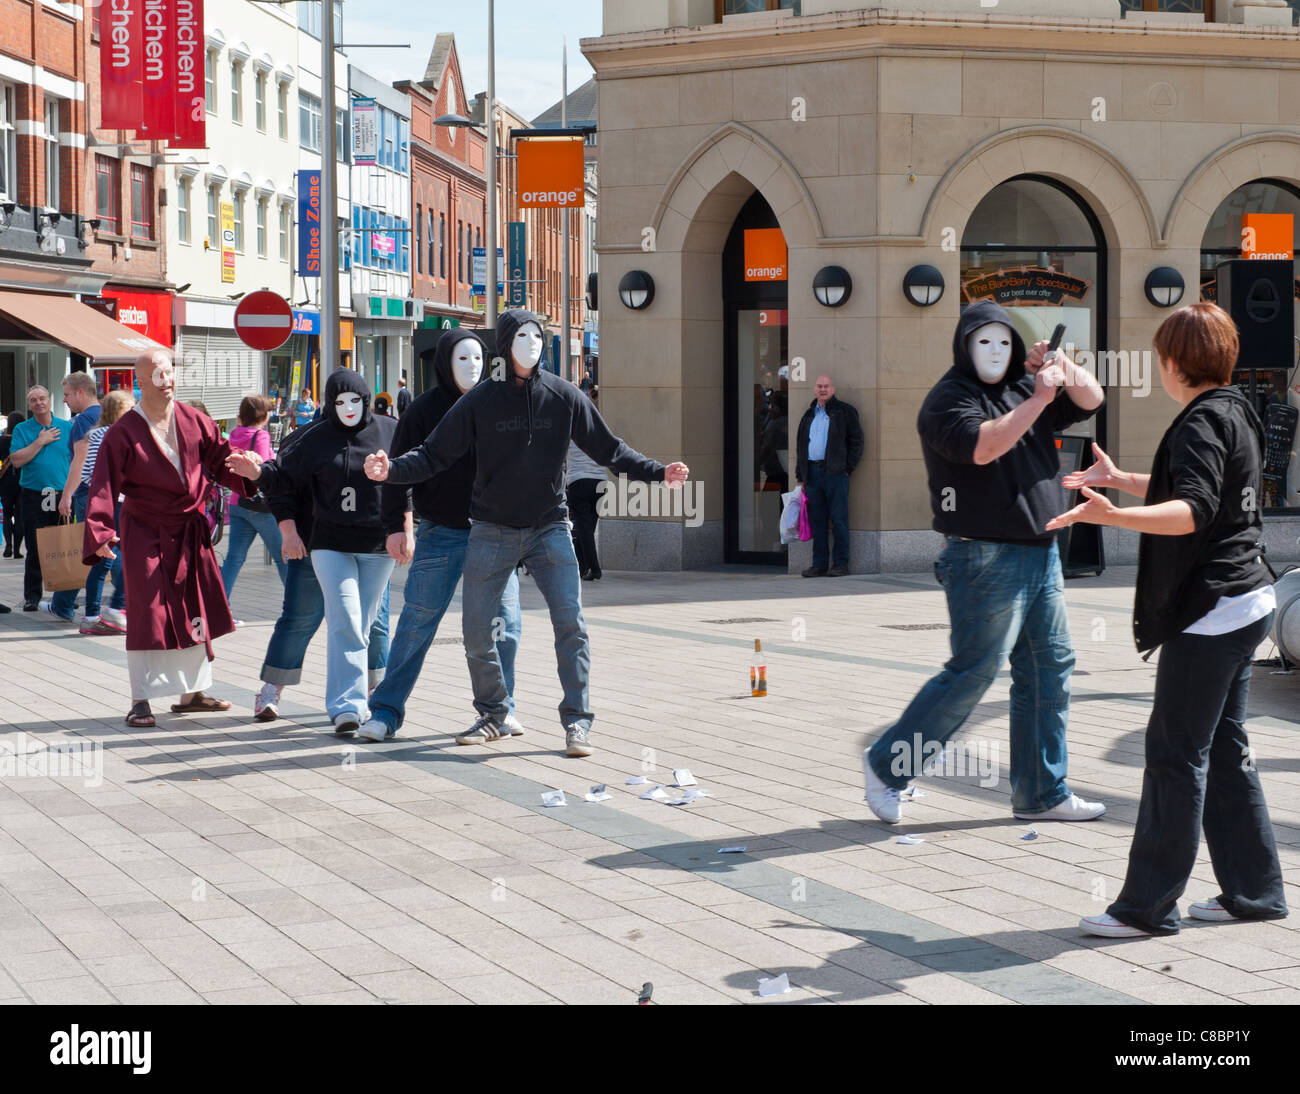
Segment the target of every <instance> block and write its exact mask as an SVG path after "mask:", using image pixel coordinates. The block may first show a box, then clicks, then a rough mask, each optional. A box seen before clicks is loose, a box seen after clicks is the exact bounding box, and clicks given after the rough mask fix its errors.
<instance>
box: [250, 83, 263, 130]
mask: <svg viewBox="0 0 1300 1094" xmlns="http://www.w3.org/2000/svg"><path fill="white" fill-rule="evenodd" d="M253 121H254V123H255V124H256V125H257V131H258V132H259V133H265V132H266V73H265V72H258V73H256V74H255V75H254V76H253Z"/></svg>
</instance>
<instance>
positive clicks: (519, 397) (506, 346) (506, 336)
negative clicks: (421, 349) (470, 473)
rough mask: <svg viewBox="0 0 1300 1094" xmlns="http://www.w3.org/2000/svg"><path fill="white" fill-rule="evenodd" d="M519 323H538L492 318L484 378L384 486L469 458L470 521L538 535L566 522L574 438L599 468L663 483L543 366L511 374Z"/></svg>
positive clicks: (650, 464) (527, 315)
mask: <svg viewBox="0 0 1300 1094" xmlns="http://www.w3.org/2000/svg"><path fill="white" fill-rule="evenodd" d="M524 323H536V324H537V326H538V328H539V329H542V323H541V320H540V319H538V318H537V316H535V315H533V314H532V312H527V311H522V310H517V309H511V310H510V311H506V312H502V313H501V315H500V316H499V317H498V319H497V329H496V336H497V337H496V344H497V346H498V347H499V349H498V352H499V353H500V354H501V356H500V357H497V358H493V362H492V364H491V365H490V366H489V367H488V370H487V380H486V381H485V382H483V383H480V384H479V385H478V387H476V388H474V390H473V391H470V392H468V393H466V394H465V395H464V396H462V397H461V399H460V400H458V401H457V403H456V405H455V406H453V407H452V408H451V410H449V411H448V412H447V414H446V415H445V416H444V417H443V419H442V421H441V422H440V423H439V424H438V427H437V428H436V429H435V430H434V431H433V433H431V434H430V435H429V436H428V437H427V438H426V439H425V441H424V443H423V444H421V445H420V446H419V447H418V448H415V449H412V450H411V451H410V452H408V453H406V455H404V456H402V457H401V458H400V459H398V460H395V461H393V463H392V465H391V471H390V472H389V478H388V481H389V482H390V483H415V482H422V481H423V480H425V479H428V478H431V477H432V476H433V475H436V474H438V472H440V471H443V470H445V469H447V468H449V467H451V466H452V465H453V464H455V463H456V461H457V460H459V459H460V458H461V457H462V456H464V455H465V453H467V452H470V451H471V450H473V451H474V454H475V456H476V459H475V474H474V489H473V493H472V495H471V499H470V509H469V515H470V518H471V519H473V520H476V521H484V522H486V523H490V524H504V525H506V526H507V527H510V528H538V527H541V526H542V525H545V524H551V523H554V522H555V521H558V520H564V519H565V518H566V517H567V515H568V508H567V507H566V505H565V491H564V464H565V460H566V458H567V457H568V453H569V441H570V440H572V441H574V442H575V443H576V444H577V446H578V447H579V448H581V449H582V450H583V451H584V452H585V453H587V455H588V456H590V457H591V458H592V459H593V460H595V461H596V462H597V463H598V464H600V465H601V466H602V467H608V468H610V469H611V470H612V471H615V472H618V473H622V474H626V475H627V477H628V478H629V479H635V480H637V481H640V482H662V481H663V478H664V465H663V464H661V463H659V462H658V461H657V460H652V459H649V458H648V457H646V456H643V455H641V453H639V452H636V451H634V450H632V449H631V448H629V447H628V446H627V445H625V444H624V443H623V442H622V441H621V440H619V439H618V438H617V437H615V436H614V434H613V433H611V432H610V430H609V426H607V425H606V424H605V420H604V419H603V418H602V417H601V416H600V414H599V413H598V412H597V411H596V408H595V406H594V405H593V404H592V402H591V400H590V399H588V398H587V396H586V395H584V394H583V393H582V392H581V391H580V390H579V389H578V388H577V387H575V386H574V385H573V384H571V383H569V382H568V381H567V380H561V379H560V378H559V377H558V376H555V375H553V374H552V373H549V372H546V371H545V370H544V369H543V368H542V367H541V366H540V365H539V366H537V367H536V368H534V369H533V370H532V374H531V375H530V376H529V377H528V379H526V380H521V379H519V378H518V377H517V376H516V375H515V372H514V365H513V364H512V359H511V344H512V343H513V341H514V337H515V333H516V332H517V331H518V330H519V328H520V326H522V325H523V324H524Z"/></svg>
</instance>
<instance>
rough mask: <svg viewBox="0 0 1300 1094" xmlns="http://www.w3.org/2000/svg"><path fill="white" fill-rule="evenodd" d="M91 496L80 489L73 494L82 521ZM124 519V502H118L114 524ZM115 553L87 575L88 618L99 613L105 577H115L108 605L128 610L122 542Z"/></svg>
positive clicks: (114, 609)
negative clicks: (123, 577)
mask: <svg viewBox="0 0 1300 1094" xmlns="http://www.w3.org/2000/svg"><path fill="white" fill-rule="evenodd" d="M89 497H90V493H89V491H87V492H86V493H84V494H83V493H82V492H81V491H80V490H78V491H77V492H76V493H75V494H73V495H72V512H73V514H74V515H75V516H76V518H77V522H78V523H81V522H82V521H84V520H85V519H86V500H87V499H88V498H89ZM121 520H122V503H121V502H118V503H117V505H116V506H115V507H114V509H113V525H114V527H116V526H117V525H118V524H119V523H120V522H121ZM113 554H114V555H115V556H116V557H115V558H114V559H113V561H112V562H109V561H108V560H107V559H101V560H100V561H99V562H96V563H95V565H93V566H92V567H91V568H90V573H88V574H87V575H86V618H87V619H94V618H95V616H97V615H99V609H100V604H101V601H102V600H103V598H104V578H105V577H106V576H107V577H111V578H112V579H113V596H112V598H111V599H110V600H109V602H108V606H109V607H110V608H112V609H113V611H115V612H120V611H125V610H126V587H125V586H124V585H123V584H122V551H121V544H118V545H117V546H116V547H114V548H113Z"/></svg>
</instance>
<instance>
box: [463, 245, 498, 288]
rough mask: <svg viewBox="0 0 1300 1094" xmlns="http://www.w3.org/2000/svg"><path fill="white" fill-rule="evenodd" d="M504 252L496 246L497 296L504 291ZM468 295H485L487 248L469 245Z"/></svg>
mask: <svg viewBox="0 0 1300 1094" xmlns="http://www.w3.org/2000/svg"><path fill="white" fill-rule="evenodd" d="M505 263H506V259H505V252H504V250H503V249H502V248H500V247H498V248H497V296H498V298H499V297H501V295H502V294H503V293H504V292H505V272H506V266H505ZM470 277H471V281H470V286H469V294H470V296H486V295H487V248H486V247H471V248H470Z"/></svg>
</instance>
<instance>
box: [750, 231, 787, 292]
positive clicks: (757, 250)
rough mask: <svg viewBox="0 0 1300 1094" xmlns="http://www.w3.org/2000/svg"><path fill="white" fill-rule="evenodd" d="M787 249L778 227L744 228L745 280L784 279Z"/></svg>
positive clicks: (783, 236) (782, 234)
mask: <svg viewBox="0 0 1300 1094" xmlns="http://www.w3.org/2000/svg"><path fill="white" fill-rule="evenodd" d="M788 261H789V250H788V249H787V247H786V245H785V235H784V233H783V232H782V231H781V229H780V228H746V229H745V280H746V281H784V280H785V279H786V275H785V267H786V263H787V262H788Z"/></svg>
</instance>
